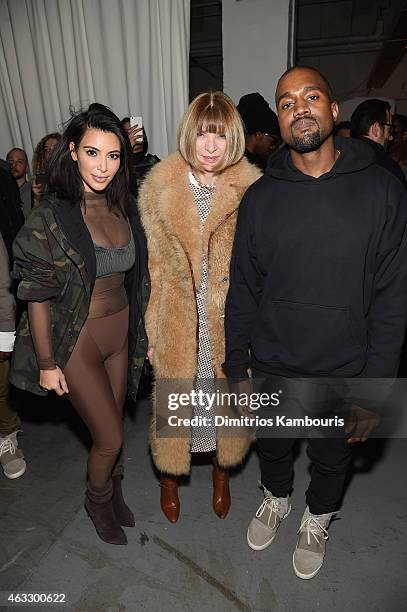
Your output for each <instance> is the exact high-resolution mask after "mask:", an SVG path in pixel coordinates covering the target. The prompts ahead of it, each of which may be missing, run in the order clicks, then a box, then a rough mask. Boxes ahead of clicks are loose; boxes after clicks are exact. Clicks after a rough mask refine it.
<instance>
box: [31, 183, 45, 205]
mask: <svg viewBox="0 0 407 612" xmlns="http://www.w3.org/2000/svg"><path fill="white" fill-rule="evenodd" d="M31 189H32V192H33V194H34V202H33V204H34V206H38V205H39V203H40V200H41V196H42V194H43V192H44V185H42V184H41V183H37V181H36V180H35V177H34V178H33V180H32V183H31Z"/></svg>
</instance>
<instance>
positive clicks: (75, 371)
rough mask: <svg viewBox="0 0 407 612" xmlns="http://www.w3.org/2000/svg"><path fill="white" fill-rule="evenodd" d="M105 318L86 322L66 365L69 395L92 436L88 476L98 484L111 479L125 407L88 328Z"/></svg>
mask: <svg viewBox="0 0 407 612" xmlns="http://www.w3.org/2000/svg"><path fill="white" fill-rule="evenodd" d="M103 320H105V318H103V319H98V320H97V319H95V320H91V321H89V322H87V323H86V324H85V325H84V327H83V329H82V331H81V333H80V335H79V338H78V341H77V343H76V346H75V348H74V351H73V353H72V355H71V357H70V359H69V361H68V363H67V365H66V367H65V368H64V374H65V377H66V381H67V384H68V388H69V394H68V398H69V400H70V402H71V403H72V405H73V406H74V408H75V409H76V410H77V412H78V413H79V414H80V416H81V417H82V419H83V421H84V422H85V424H86V426H87V427H88V429H89V431H90V434H91V436H92V441H93V445H92V449H91V451H90V453H89V459H88V476H89V479H90V481H91V482H92V484H93V485H94V486H95V487H98V488H103V487H105V486H106V484H107V483H108V481H109V479H110V476H111V473H112V469H113V466H114V464H115V462H116V459H117V457H118V454H119V452H120V449H121V446H122V440H123V434H122V429H123V426H122V410H121V407H120V406H118V405H117V403H116V397H115V394H114V392H113V389H112V385H111V382H110V380H109V376H108V371H107V368H105V365H104V357H105V355H104V354H103V352H102V350H101V348H100V347H99V346H98V343H96V341H95V339H94V335H93V333H92V334H91V333H90V331H89V329H88V328H89V323H94V322H95V321H98V322H99V326H100V325H101V322H102V321H103ZM93 327H94V325H92V327H91V330H92V331H94V330H93V329H92V328H93ZM116 393H117V390H116Z"/></svg>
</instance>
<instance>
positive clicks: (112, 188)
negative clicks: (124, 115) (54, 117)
mask: <svg viewBox="0 0 407 612" xmlns="http://www.w3.org/2000/svg"><path fill="white" fill-rule="evenodd" d="M88 128H95V129H97V130H101V131H102V132H112V133H113V134H115V136H117V138H118V139H119V141H120V166H119V169H118V171H117V172H116V174H115V176H114V178H113V179H112V181H111V182H110V183H109V185H108V186H107V188H106V199H107V205H108V207H109V209H110V210H111V209H112V208H117V209H118V210H120V211H121V212H122V213H123V214H128V213H129V210H130V190H129V165H128V164H129V156H130V154H131V150H130V143H129V139H128V136H127V134H126V131H125V130H124V129H123V127H122V125H121V123H120V119H119V118H118V117H116V115H115V114H114V113H113V111H111V110H110V108H108V107H107V106H104V105H103V104H98V103H96V102H95V103H94V104H91V105H90V106H89V108H88V110H86V111H83V112H80V113H78V114H76V115H74V116H73V117H72V119H71V120H70V121H69V123H68V125H67V126H66V128H65V130H64V132H63V134H62V138H61V140H60V141H59V142H58V144H57V145H56V146H55V149H54V150H53V152H52V156H51V159H50V161H49V181H48V185H49V188H50V190H52V191H54V192H55V193H56V194H57V195H58V196H59V197H62V198H64V199H67V200H70V201H71V202H72V204H73V205H79V204H81V202H82V201H83V191H84V190H83V180H82V177H81V175H80V173H79V170H78V166H77V164H76V162H74V160H73V159H72V157H71V152H70V150H69V143H70V142H73V143H74V145H75V149H77V148H78V146H79V144H80V142H81V140H82V138H83V136H84V134H85V132H86V130H87V129H88Z"/></svg>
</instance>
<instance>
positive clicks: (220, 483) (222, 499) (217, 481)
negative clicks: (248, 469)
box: [212, 457, 230, 519]
mask: <svg viewBox="0 0 407 612" xmlns="http://www.w3.org/2000/svg"><path fill="white" fill-rule="evenodd" d="M212 463H213V471H212V480H213V500H212V503H213V509H214V510H215V512H216V514H217V515H218V517H219V518H222V519H223V518H225V517H226V516H227V513H228V512H229V508H230V490H229V473H228V471H227V470H225V469H223V468H221V467H220V465H219V464H218V460H217V458H216V457H214V458H213V460H212Z"/></svg>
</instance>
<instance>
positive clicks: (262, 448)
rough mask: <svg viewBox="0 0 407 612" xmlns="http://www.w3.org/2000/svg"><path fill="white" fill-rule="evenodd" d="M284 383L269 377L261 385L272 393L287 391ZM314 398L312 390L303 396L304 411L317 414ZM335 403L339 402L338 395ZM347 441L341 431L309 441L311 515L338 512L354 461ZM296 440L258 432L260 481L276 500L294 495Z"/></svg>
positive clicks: (319, 394)
mask: <svg viewBox="0 0 407 612" xmlns="http://www.w3.org/2000/svg"><path fill="white" fill-rule="evenodd" d="M253 374H254V375H255V377H261V378H263V377H265V376H266V374H263V373H261V372H259V371H255V372H253ZM284 381H285V382H286V383H287V382H288V381H287V379H284V378H282V377H268V378H267V379H266V380H265V381H263V382H262V385H261V387H262V391H264V390H265V389H266V390H268V391H269V392H273V391H275V390H276V389H278V388H279V387H282V388H284V387H285V384H284ZM293 382H294V381H293ZM288 384H289V387H290V388H292V387H293V384H292V383H291V382H288ZM320 389H321V388H318V390H317V394H318V406H320V405H321V393H323V392H321V390H320ZM311 395H313V391H312V392H311V393H308V394H307V393H303V394H302V400H303V401H304V398H305V401H306V404H307V405H306V406H305V411H306V412H309V413H311V414H314V415H315V414H316V412H315V405H316V404H317V403H316V402H315V405H312V403H313V402H312V401H311V400H310V397H311ZM322 397H323V395H322ZM335 400H336V402H338V397H337V395H336V394H335ZM290 402H291V404H292V397H291V398H290V400H289V401H288V403H289V404H290ZM332 402H333V399H332V391H331V390H330V391H329V397H328V395H327V403H328V404H332ZM302 407H303V408H304V406H302ZM288 411H289V407H288ZM317 411H318V410H317ZM280 412H284V402H282V404H281V406H280ZM296 416H298V414H297V415H296ZM314 433H315V432H314ZM346 438H347V436H346V434H345V433H344V432H340V431H338V437H326V436H325V435H321V436H318V435H317V436H316V437H314V435H313V436H312V437H309V438H308V448H307V453H308V456H309V458H310V459H311V462H312V468H311V482H310V485H309V487H308V490H307V492H306V502H307V504H308V506H309V510H310V512H311V513H312V514H325V513H328V512H335V511H337V510H338V509H339V505H340V501H341V498H342V494H343V487H344V483H345V480H346V476H347V473H348V470H349V467H350V463H351V460H352V452H351V449H350V447H349V444H348V443H347V441H346ZM296 439H297V438H292V437H280V436H278V434H277V435H274V437H261V431H260V432H258V438H257V445H258V454H259V458H260V468H261V482H262V484H263V485H264V486H265V487H266V488H267V489H268V490H269V491H271V493H272V494H273V495H274V496H275V497H285V496H287V495H289V493H291V490H292V485H293V478H294V466H293V446H294V444H295V441H296Z"/></svg>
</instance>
